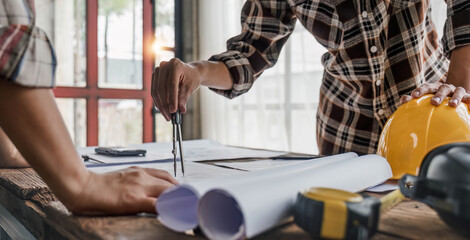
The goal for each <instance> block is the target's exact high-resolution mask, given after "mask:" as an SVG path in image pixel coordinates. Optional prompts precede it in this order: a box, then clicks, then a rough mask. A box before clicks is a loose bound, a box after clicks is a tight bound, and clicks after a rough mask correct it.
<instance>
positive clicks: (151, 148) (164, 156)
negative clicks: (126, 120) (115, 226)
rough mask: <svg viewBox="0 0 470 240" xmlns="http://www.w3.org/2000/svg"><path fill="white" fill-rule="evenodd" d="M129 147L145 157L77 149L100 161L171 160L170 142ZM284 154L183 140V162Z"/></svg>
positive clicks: (203, 141)
mask: <svg viewBox="0 0 470 240" xmlns="http://www.w3.org/2000/svg"><path fill="white" fill-rule="evenodd" d="M130 147H133V148H139V149H145V150H147V154H146V156H145V157H142V156H136V157H109V156H106V155H101V154H96V153H95V152H94V147H86V148H79V149H77V150H78V152H79V154H80V155H88V156H90V157H91V158H94V159H97V160H98V161H99V162H102V163H108V164H111V163H114V164H131V163H133V162H158V161H160V160H162V161H170V160H171V161H173V154H171V150H172V149H173V145H172V143H144V144H138V145H131V146H130ZM283 154H285V152H277V151H266V150H254V149H246V148H238V147H230V146H225V145H223V144H220V143H218V142H215V141H211V140H189V141H183V155H184V160H185V162H189V161H192V162H202V161H211V160H229V159H244V158H271V157H276V156H280V155H283Z"/></svg>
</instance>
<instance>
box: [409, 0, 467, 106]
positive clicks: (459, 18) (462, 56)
mask: <svg viewBox="0 0 470 240" xmlns="http://www.w3.org/2000/svg"><path fill="white" fill-rule="evenodd" d="M446 3H447V20H446V23H445V27H444V36H443V38H442V43H443V49H444V54H445V55H446V56H447V57H448V58H449V59H450V65H449V70H448V74H447V79H446V81H445V82H444V83H443V82H436V83H425V84H423V85H421V86H419V87H418V88H417V89H415V90H414V91H413V92H412V93H411V95H405V96H402V98H401V103H405V102H408V101H410V100H411V99H413V98H420V97H422V96H423V95H425V94H429V93H434V97H433V99H432V100H431V103H432V104H434V105H439V104H441V103H442V101H443V100H444V98H445V97H447V96H450V97H452V99H451V101H450V103H449V105H450V106H453V107H456V106H457V105H458V104H459V103H460V102H464V103H467V105H468V106H469V108H470V95H469V93H470V38H469V37H468V36H470V18H469V17H468V16H469V15H470V4H468V0H446Z"/></svg>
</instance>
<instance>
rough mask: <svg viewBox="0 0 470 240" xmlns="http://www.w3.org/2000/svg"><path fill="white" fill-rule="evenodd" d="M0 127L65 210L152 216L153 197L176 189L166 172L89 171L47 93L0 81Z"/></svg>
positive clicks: (46, 91) (48, 91) (84, 212)
mask: <svg viewBox="0 0 470 240" xmlns="http://www.w3.org/2000/svg"><path fill="white" fill-rule="evenodd" d="M0 113H1V114H0V126H2V128H3V129H4V131H5V133H6V135H8V137H9V138H10V139H11V141H12V142H13V143H14V144H15V146H16V147H17V148H18V150H19V151H20V152H21V154H22V155H23V156H24V158H25V159H26V160H27V161H28V162H29V164H30V165H31V166H32V167H33V168H34V170H36V171H37V172H38V174H39V175H40V176H41V177H42V179H43V180H44V181H45V182H46V183H47V185H48V186H49V187H50V188H51V190H52V191H53V192H54V194H55V195H56V196H57V197H58V198H59V200H61V201H62V202H63V203H64V205H65V206H66V207H67V208H69V209H70V210H71V211H73V212H75V213H79V214H88V213H93V214H97V213H106V214H122V213H138V212H144V211H145V212H155V202H156V197H157V196H158V195H159V194H160V193H161V192H162V191H163V190H165V189H166V188H168V187H171V186H172V185H173V184H176V180H174V178H173V177H171V175H170V174H169V173H168V172H166V171H159V170H155V169H140V168H133V169H127V170H123V171H119V172H114V173H109V174H103V175H100V174H94V173H91V172H89V171H88V170H87V169H86V168H85V166H84V164H83V162H82V160H81V159H80V157H79V156H78V153H77V152H76V150H75V147H74V145H73V143H72V140H71V138H70V136H69V134H68V132H67V129H66V127H65V124H64V122H63V120H62V118H61V116H60V113H59V110H58V108H57V106H56V103H55V101H54V96H53V94H52V91H51V90H50V89H40V88H37V89H35V88H25V87H20V86H18V85H15V84H12V83H8V82H6V81H3V80H2V81H0Z"/></svg>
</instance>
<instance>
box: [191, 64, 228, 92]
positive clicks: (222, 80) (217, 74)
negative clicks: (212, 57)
mask: <svg viewBox="0 0 470 240" xmlns="http://www.w3.org/2000/svg"><path fill="white" fill-rule="evenodd" d="M190 65H191V66H193V67H195V68H196V69H197V70H198V72H199V73H200V77H201V85H203V86H206V87H211V88H215V89H221V90H229V89H232V86H233V79H232V76H231V75H230V72H229V71H228V69H227V67H226V66H225V64H224V63H222V62H217V61H198V62H192V63H190Z"/></svg>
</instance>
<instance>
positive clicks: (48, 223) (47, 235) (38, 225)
mask: <svg viewBox="0 0 470 240" xmlns="http://www.w3.org/2000/svg"><path fill="white" fill-rule="evenodd" d="M0 204H1V205H2V206H3V208H4V209H6V210H7V211H8V212H9V213H10V214H11V215H12V216H14V218H16V219H17V220H18V221H19V222H20V223H21V224H22V225H23V226H24V227H25V228H26V229H28V230H29V232H30V233H31V234H32V235H33V236H34V237H35V238H38V239H191V240H196V239H204V236H202V234H200V233H199V234H197V233H196V235H195V236H188V235H184V234H178V233H174V232H172V231H170V230H168V229H167V228H165V227H164V226H163V225H161V224H160V223H159V222H158V221H157V219H156V218H155V215H142V216H114V217H111V216H106V217H84V216H73V215H72V214H71V213H70V212H69V211H67V209H66V208H65V207H64V206H63V205H62V203H60V202H59V201H58V200H57V198H56V197H55V196H54V195H53V194H52V193H51V192H50V190H49V188H48V187H47V186H46V184H45V183H44V182H43V181H42V180H41V178H40V177H39V176H38V175H37V174H36V172H34V170H32V169H0ZM0 217H1V214H0ZM2 236H3V237H5V236H6V234H5V232H3V233H2V234H0V239H3V238H2ZM468 238H470V236H468V235H467V236H464V235H461V234H459V233H457V232H456V231H455V230H453V229H451V228H450V227H448V226H447V225H445V223H444V222H442V221H441V220H440V219H439V217H438V215H437V214H436V213H435V212H434V211H433V210H432V209H430V208H429V207H428V206H426V205H424V204H422V203H419V202H416V201H410V200H406V201H404V202H402V203H400V204H399V205H398V206H396V207H395V208H394V209H392V210H390V211H389V212H387V213H386V214H384V215H383V216H381V220H380V225H379V233H377V234H376V235H374V237H373V238H372V239H468ZM7 239H8V236H7ZM256 239H310V237H309V236H308V235H307V234H306V233H305V232H303V231H302V230H301V229H300V228H299V227H297V226H296V225H295V224H294V223H290V224H286V225H284V226H281V227H279V228H277V229H274V230H271V231H269V232H267V233H265V234H263V235H261V236H258V237H256Z"/></svg>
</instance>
